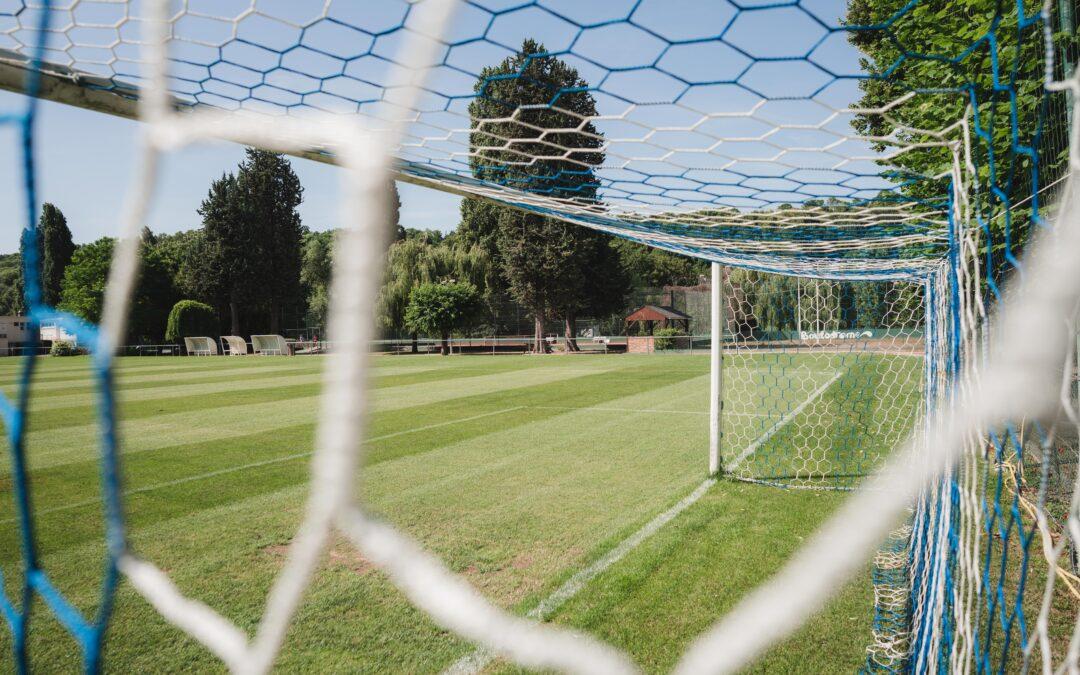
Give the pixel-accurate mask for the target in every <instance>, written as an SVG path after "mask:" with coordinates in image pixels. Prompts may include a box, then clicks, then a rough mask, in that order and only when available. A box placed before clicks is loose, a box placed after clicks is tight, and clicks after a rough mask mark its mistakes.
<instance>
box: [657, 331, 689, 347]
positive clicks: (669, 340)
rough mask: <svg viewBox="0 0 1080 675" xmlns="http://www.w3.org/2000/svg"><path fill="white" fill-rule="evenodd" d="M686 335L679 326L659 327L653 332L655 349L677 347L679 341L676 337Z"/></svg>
mask: <svg viewBox="0 0 1080 675" xmlns="http://www.w3.org/2000/svg"><path fill="white" fill-rule="evenodd" d="M685 336H686V333H685V332H683V331H681V330H679V329H678V328H658V329H657V330H655V331H654V332H653V349H655V350H661V349H675V348H676V347H677V346H678V343H679V341H678V340H676V339H675V338H677V337H685Z"/></svg>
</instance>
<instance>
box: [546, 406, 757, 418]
mask: <svg viewBox="0 0 1080 675" xmlns="http://www.w3.org/2000/svg"><path fill="white" fill-rule="evenodd" d="M529 407H530V408H535V409H537V410H598V411H601V412H620V413H659V414H668V413H671V414H675V415H708V414H709V411H708V410H664V409H662V408H608V407H601V406H595V405H580V406H575V405H531V406H529ZM724 414H725V415H731V416H734V417H770V415H769V413H751V412H727V411H725V412H724Z"/></svg>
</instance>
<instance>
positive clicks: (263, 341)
mask: <svg viewBox="0 0 1080 675" xmlns="http://www.w3.org/2000/svg"><path fill="white" fill-rule="evenodd" d="M184 347H185V349H187V353H188V356H217V355H218V354H219V353H222V354H228V355H229V356H245V355H246V354H247V353H248V343H247V342H246V341H245V340H244V338H242V337H240V336H238V335H222V336H221V351H220V352H219V351H218V341H217V340H215V339H214V338H212V337H186V338H184ZM251 351H252V352H253V353H255V354H261V355H263V356H291V355H292V349H291V348H290V346H289V343H288V342H286V340H285V338H283V337H282V336H280V335H252V336H251Z"/></svg>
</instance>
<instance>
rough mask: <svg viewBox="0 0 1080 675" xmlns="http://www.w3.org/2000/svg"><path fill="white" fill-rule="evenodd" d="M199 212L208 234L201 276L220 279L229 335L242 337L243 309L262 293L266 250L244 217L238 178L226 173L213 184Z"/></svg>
mask: <svg viewBox="0 0 1080 675" xmlns="http://www.w3.org/2000/svg"><path fill="white" fill-rule="evenodd" d="M198 212H199V215H200V216H202V219H203V231H204V232H205V242H204V245H203V247H202V251H200V252H201V253H202V254H203V257H202V264H201V265H200V266H199V267H200V269H199V272H198V274H199V276H201V277H203V278H207V279H215V280H217V282H218V284H217V286H218V288H217V290H218V292H219V294H220V295H219V298H218V299H219V301H220V302H223V303H224V304H226V305H228V308H229V333H230V335H240V310H241V308H242V307H243V306H245V305H246V304H248V303H250V302H251V301H252V300H254V298H255V296H256V293H257V291H258V278H257V272H258V270H259V269H260V266H261V263H262V251H261V247H260V246H259V245H258V242H257V236H256V235H257V232H256V231H255V228H254V227H253V223H251V222H250V221H249V220H248V219H247V218H245V217H244V209H243V205H242V204H241V202H240V195H239V191H238V190H237V187H236V176H234V175H233V174H231V173H230V174H224V175H222V177H221V178H219V179H217V180H215V181H214V182H213V183H211V185H210V191H209V193H208V194H207V196H206V199H204V200H203V203H202V205H201V206H200V207H199V210H198Z"/></svg>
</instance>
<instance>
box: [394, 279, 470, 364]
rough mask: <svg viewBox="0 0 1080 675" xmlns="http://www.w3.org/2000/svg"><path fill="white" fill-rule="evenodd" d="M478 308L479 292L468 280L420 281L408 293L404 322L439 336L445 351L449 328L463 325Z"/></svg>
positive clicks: (445, 351)
mask: <svg viewBox="0 0 1080 675" xmlns="http://www.w3.org/2000/svg"><path fill="white" fill-rule="evenodd" d="M479 310H480V293H479V292H478V291H477V290H476V287H475V286H473V285H472V284H470V283H463V282H455V283H442V284H434V283H423V284H420V285H419V286H417V287H416V288H414V289H413V290H412V292H411V293H409V305H408V308H407V309H406V310H405V325H406V326H407V327H408V328H409V329H410V330H412V331H415V332H417V333H427V334H429V335H438V336H439V337H440V338H442V353H443V354H446V353H447V352H448V350H447V340H449V338H450V331H452V330H454V329H456V328H464V327H466V326H467V325H468V322H469V321H471V320H472V319H473V318H474V317H475V316H476V314H477V312H478V311H479Z"/></svg>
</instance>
